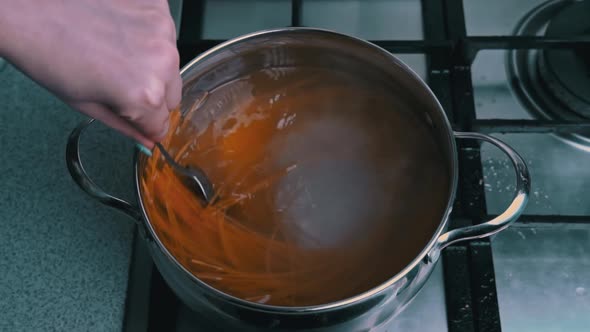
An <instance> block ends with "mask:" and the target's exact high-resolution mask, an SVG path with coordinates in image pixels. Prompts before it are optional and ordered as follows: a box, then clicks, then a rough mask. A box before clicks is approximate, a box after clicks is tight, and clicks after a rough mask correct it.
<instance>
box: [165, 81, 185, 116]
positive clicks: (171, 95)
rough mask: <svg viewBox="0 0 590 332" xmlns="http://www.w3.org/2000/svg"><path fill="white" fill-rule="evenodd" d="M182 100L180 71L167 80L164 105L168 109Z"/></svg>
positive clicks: (173, 107) (171, 108) (174, 106)
mask: <svg viewBox="0 0 590 332" xmlns="http://www.w3.org/2000/svg"><path fill="white" fill-rule="evenodd" d="M181 100H182V78H181V77H180V73H178V72H177V73H176V74H175V75H174V76H173V77H172V79H171V80H170V81H168V84H167V88H166V105H167V106H168V110H170V111H171V110H173V109H175V108H176V107H177V106H178V105H179V104H180V101H181Z"/></svg>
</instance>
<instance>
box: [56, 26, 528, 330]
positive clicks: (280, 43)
mask: <svg viewBox="0 0 590 332" xmlns="http://www.w3.org/2000/svg"><path fill="white" fill-rule="evenodd" d="M301 49H307V50H318V53H317V54H315V55H314V53H313V52H311V53H306V54H308V55H307V56H303V57H300V58H297V56H291V55H292V54H298V53H297V52H298V51H299V50H301ZM309 54H312V55H309ZM299 62H305V63H313V64H316V65H321V66H326V65H328V66H338V65H351V62H352V63H353V65H357V66H363V64H365V65H367V67H369V65H370V66H371V67H372V68H378V69H379V70H380V71H383V72H384V73H386V74H387V75H388V77H389V78H390V79H391V80H392V82H394V83H395V84H396V86H398V87H399V91H402V93H403V94H404V96H405V97H406V98H409V100H410V101H411V102H412V103H411V105H415V112H417V113H419V114H420V116H421V117H422V118H423V119H424V121H425V122H426V123H428V125H429V127H430V129H431V130H432V132H433V135H434V136H435V137H436V138H437V141H438V143H439V148H440V149H441V150H442V151H443V152H444V153H445V155H446V156H447V157H448V158H447V160H448V163H449V165H448V166H449V170H450V171H449V177H450V180H451V181H450V182H449V183H450V184H451V185H450V188H449V199H448V202H447V205H446V211H445V213H444V216H443V217H442V219H441V220H440V224H439V226H438V229H437V230H436V232H435V233H434V234H433V235H432V238H431V239H430V241H429V242H428V244H427V245H426V246H425V247H424V248H423V250H422V251H421V252H420V254H419V255H417V256H416V257H415V258H414V260H413V261H412V262H411V263H410V264H409V265H407V266H406V267H405V268H404V269H403V270H402V271H400V272H399V273H397V274H396V275H393V276H391V279H389V280H388V281H386V282H385V283H383V284H381V285H379V286H378V287H376V288H374V289H371V290H369V291H367V292H365V293H362V294H358V295H356V296H354V297H352V298H348V299H345V300H342V301H339V302H335V303H330V304H326V305H318V306H311V307H278V306H270V305H263V304H257V303H252V302H248V301H244V300H241V299H238V298H236V297H233V296H230V295H228V294H225V293H222V292H220V291H218V290H216V289H214V288H212V287H210V286H208V285H207V284H206V283H204V282H202V281H200V280H199V279H197V278H196V277H195V276H193V275H192V274H191V273H189V272H188V271H187V270H186V269H185V268H184V267H183V266H182V265H181V264H179V263H178V261H177V260H176V259H175V258H174V256H173V255H172V254H171V253H170V252H169V251H168V250H167V248H166V247H165V246H164V245H163V244H162V242H161V240H160V239H159V238H158V236H157V234H156V232H155V231H154V228H153V227H152V224H151V223H150V220H149V218H148V216H147V215H146V212H145V208H144V201H143V199H142V197H141V191H140V186H139V179H140V177H141V173H142V165H143V163H144V159H145V158H144V157H143V156H139V155H138V152H137V151H136V152H135V183H136V189H137V190H136V192H137V202H136V204H133V203H130V202H126V201H124V200H121V199H118V198H116V197H113V196H111V195H109V194H107V193H106V192H104V191H103V190H102V189H100V187H98V186H97V185H96V184H94V183H93V182H92V180H91V179H90V178H89V177H88V175H87V174H86V172H85V171H84V168H83V167H82V163H81V161H80V155H79V139H80V135H81V134H82V132H83V131H84V129H85V128H86V127H87V126H88V125H89V124H90V123H92V121H93V120H88V121H85V122H84V123H82V124H81V125H80V126H79V127H77V128H76V129H75V130H74V131H73V132H72V134H71V136H70V138H69V141H68V145H67V151H66V154H67V165H68V169H69V171H70V174H71V175H72V177H73V179H74V180H75V181H76V183H77V184H78V185H79V186H80V187H81V188H82V189H83V190H84V191H85V192H86V193H88V194H89V195H90V196H92V197H93V198H95V199H97V200H98V201H100V202H101V203H103V204H105V205H108V206H111V207H114V208H116V209H118V210H120V211H122V212H123V213H125V214H127V215H129V216H130V217H131V218H132V219H133V220H135V222H136V223H137V224H138V226H139V229H140V231H141V234H142V235H143V238H144V239H145V241H146V242H147V244H148V246H149V248H150V251H151V255H152V257H153V259H154V262H155V264H156V266H157V267H158V269H159V271H160V272H161V274H162V275H163V277H164V278H165V280H166V281H167V283H168V284H169V285H170V287H171V288H172V289H173V290H174V292H175V293H176V294H177V295H178V296H179V297H180V298H181V299H182V300H183V301H184V302H185V303H186V304H187V305H188V306H189V307H191V308H192V309H193V310H195V311H196V312H200V313H204V314H206V315H207V316H208V317H214V318H216V321H218V322H220V323H222V324H223V326H226V328H228V327H227V326H233V329H234V330H235V329H239V330H247V329H248V328H252V329H254V330H256V331H260V330H265V329H271V330H273V331H275V330H276V331H300V330H312V331H352V332H354V331H359V332H360V331H371V330H372V329H373V328H376V327H378V326H381V325H382V324H383V323H384V322H386V321H388V320H389V319H391V318H392V317H394V316H395V315H396V314H397V313H399V312H400V311H401V310H402V309H403V308H404V307H405V306H406V305H407V304H408V303H409V302H410V301H411V299H412V298H413V297H414V296H415V295H416V294H417V293H418V291H419V290H420V289H421V288H422V286H423V285H424V283H425V281H426V280H427V278H428V277H429V275H430V273H431V272H432V270H433V268H434V265H435V263H436V261H437V260H438V258H439V255H440V252H441V250H443V249H444V248H445V247H447V246H449V245H450V244H452V243H455V242H458V241H464V240H470V239H476V238H483V237H487V236H490V235H493V234H496V233H498V232H500V231H501V230H503V229H505V228H506V227H508V226H509V225H510V224H511V223H512V222H514V221H515V220H516V219H517V217H518V216H519V215H520V214H521V213H522V211H523V209H524V207H525V205H526V203H527V201H528V194H529V188H530V179H529V173H528V170H527V167H526V164H525V162H524V161H523V160H522V158H521V157H520V156H519V155H518V154H517V153H516V152H515V151H514V150H512V149H511V148H510V147H509V146H508V145H506V144H504V143H503V142H501V141H500V140H498V139H496V138H493V137H490V136H486V135H483V134H479V133H465V132H453V131H452V129H451V126H450V125H449V122H448V120H447V118H446V116H445V113H444V111H443V109H442V107H441V105H440V104H439V102H438V101H437V99H436V97H435V96H434V94H433V93H432V92H431V91H430V89H429V88H428V86H427V85H426V84H425V83H424V82H423V81H422V80H421V79H420V78H419V77H418V76H417V75H416V74H415V73H414V72H412V70H410V69H409V68H408V67H407V66H406V65H405V64H403V63H402V62H401V61H400V60H398V59H397V58H396V57H395V56H393V55H391V54H390V53H389V52H387V51H385V50H383V49H381V48H379V47H377V46H375V45H373V44H370V43H368V42H365V41H363V40H360V39H356V38H353V37H350V36H346V35H342V34H338V33H334V32H330V31H325V30H317V29H302V28H286V29H277V30H270V31H263V32H257V33H253V34H249V35H246V36H243V37H239V38H236V39H234V40H231V41H228V42H226V43H224V44H221V45H219V46H217V47H215V48H213V49H211V50H209V51H207V52H205V53H204V54H202V55H200V56H199V57H197V58H195V59H194V60H193V61H192V62H190V63H189V64H188V65H186V66H185V67H184V68H183V69H182V71H181V74H182V78H183V81H184V87H183V107H185V106H186V105H188V106H187V107H190V106H191V105H192V103H194V101H195V99H196V98H197V97H198V94H199V93H201V92H202V91H207V90H206V89H207V88H210V87H211V86H215V85H219V84H222V83H223V82H227V81H228V80H231V79H233V78H235V77H236V75H238V74H239V73H241V72H243V71H245V70H250V69H252V68H267V67H274V66H285V65H297V64H299ZM457 138H459V139H477V140H481V141H485V142H488V143H491V144H494V145H495V146H497V147H498V148H499V149H501V150H502V151H503V152H505V153H506V155H507V156H508V157H509V158H510V160H511V161H512V163H513V165H514V167H515V171H516V182H517V185H516V193H515V196H514V199H513V201H512V203H511V204H510V206H509V207H508V209H507V210H506V211H505V212H504V213H502V214H501V215H499V216H498V217H496V218H494V219H493V220H490V221H488V222H485V223H482V224H479V225H475V226H469V227H464V228H460V229H455V230H451V231H447V225H448V219H449V214H450V212H451V208H452V203H453V201H454V198H455V191H456V187H457V182H458V178H457V177H458V170H457V148H456V145H455V140H456V139H457ZM427 203H428V202H425V204H427ZM347 277H348V278H350V276H347Z"/></svg>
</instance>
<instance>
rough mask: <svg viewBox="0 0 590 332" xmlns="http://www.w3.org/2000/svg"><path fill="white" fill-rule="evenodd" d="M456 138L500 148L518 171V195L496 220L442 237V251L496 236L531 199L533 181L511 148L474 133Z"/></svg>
mask: <svg viewBox="0 0 590 332" xmlns="http://www.w3.org/2000/svg"><path fill="white" fill-rule="evenodd" d="M454 134H455V137H456V138H461V139H465V138H471V139H477V140H481V141H484V142H488V143H491V144H493V145H495V146H496V147H498V148H499V149H500V150H502V152H504V153H506V155H507V156H508V158H510V161H512V164H513V165H514V169H515V171H516V194H515V195H514V199H513V200H512V203H510V206H508V209H506V210H505V211H504V212H503V213H502V214H500V215H499V216H497V217H496V218H494V219H492V220H490V221H487V222H485V223H482V224H479V225H473V226H468V227H463V228H458V229H454V230H451V231H448V232H446V233H444V234H443V235H441V236H440V237H439V238H438V240H437V244H438V248H439V249H440V250H442V249H444V248H445V247H447V246H449V245H451V244H453V243H456V242H459V241H465V240H472V239H481V238H484V237H487V236H490V235H494V234H496V233H498V232H500V231H502V230H504V229H506V228H507V227H508V226H509V225H510V224H511V223H512V222H514V221H515V220H516V219H518V217H519V216H520V215H521V214H522V212H523V211H524V208H525V206H526V204H527V202H528V199H529V191H530V189H531V179H530V176H529V171H528V168H527V166H526V163H525V162H524V160H523V159H522V157H521V156H520V155H519V154H518V153H517V152H516V151H514V150H513V149H512V148H511V147H510V146H508V145H507V144H506V143H504V142H502V141H501V140H499V139H497V138H495V137H492V136H488V135H484V134H480V133H474V132H455V133H454Z"/></svg>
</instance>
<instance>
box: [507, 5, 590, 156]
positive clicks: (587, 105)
mask: <svg viewBox="0 0 590 332" xmlns="http://www.w3.org/2000/svg"><path fill="white" fill-rule="evenodd" d="M589 12H590V1H584V2H579V1H563V0H554V1H548V2H546V3H544V4H542V5H540V6H538V7H536V8H534V9H533V10H531V11H530V12H529V13H527V14H526V15H525V17H524V18H523V19H522V20H521V21H520V22H519V23H518V24H517V26H516V29H515V31H514V34H515V35H517V36H542V35H545V36H547V37H574V36H575V37H582V36H589V35H590V23H589V21H588V20H587V15H588V13H589ZM506 64H507V71H508V76H509V78H510V84H511V87H512V89H513V90H514V92H515V93H516V95H517V97H518V98H519V100H520V101H521V102H522V103H523V104H524V106H525V109H526V110H527V111H528V112H529V113H530V114H531V115H532V116H534V117H536V118H541V119H547V120H566V121H585V120H589V119H590V50H587V49H585V50H582V51H573V50H545V51H540V50H510V51H509V52H508V55H507V61H506ZM555 136H557V137H559V138H560V139H562V140H564V141H565V142H567V143H568V144H570V145H573V146H575V147H577V148H579V149H582V150H585V151H588V152H590V132H583V133H579V134H556V135H555Z"/></svg>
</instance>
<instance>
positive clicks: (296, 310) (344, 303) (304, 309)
mask: <svg viewBox="0 0 590 332" xmlns="http://www.w3.org/2000/svg"><path fill="white" fill-rule="evenodd" d="M288 31H308V32H314V33H315V32H317V33H325V34H331V35H334V36H335V37H338V38H348V39H352V40H353V41H356V42H359V43H362V44H365V46H369V47H370V48H373V49H374V50H375V51H377V52H380V53H383V54H385V55H387V56H388V57H389V58H390V60H391V61H392V62H394V63H395V64H396V65H398V66H400V67H401V68H402V69H403V70H404V71H405V73H407V74H408V75H410V76H411V77H412V78H413V79H414V80H415V81H416V83H418V85H419V86H420V87H421V88H422V89H423V90H424V92H426V93H427V94H428V95H429V96H430V97H431V98H432V100H433V101H434V103H435V106H436V109H437V111H438V112H440V113H441V114H442V119H443V121H442V122H443V123H444V124H443V125H444V130H445V131H446V133H447V140H448V142H447V143H448V144H449V145H450V148H451V151H450V153H451V156H450V164H451V165H450V170H451V181H450V186H451V188H450V192H449V196H448V202H447V206H446V209H445V212H444V214H443V215H442V218H441V221H440V223H439V225H438V228H437V229H436V231H435V232H434V234H433V235H432V237H431V239H430V240H429V241H428V244H427V245H426V246H425V247H424V248H423V249H422V251H421V252H420V253H419V254H418V255H417V256H416V257H415V258H414V259H413V260H412V261H411V262H410V263H409V264H408V265H407V266H406V267H405V268H403V269H402V270H401V271H399V272H398V273H397V274H395V275H394V276H392V277H391V278H389V279H388V280H386V281H385V282H383V283H381V284H380V285H378V286H375V287H373V288H371V289H369V290H367V291H365V292H362V293H360V294H358V295H355V296H352V297H349V298H346V299H343V300H339V301H335V302H330V303H326V304H320V305H313V306H293V307H289V306H276V305H267V304H261V303H256V302H250V301H246V300H243V299H241V298H238V297H236V296H233V295H230V294H227V293H225V292H223V291H221V290H218V289H216V288H214V287H212V286H210V285H209V284H207V283H206V282H204V281H202V280H200V279H199V278H197V277H196V276H195V275H193V274H192V273H191V272H190V271H188V270H187V269H186V268H185V267H184V266H183V265H182V264H180V263H179V262H178V260H177V259H176V258H175V257H174V256H173V255H172V254H171V253H170V252H169V251H168V249H167V248H166V246H165V245H164V244H163V243H162V242H161V241H160V239H159V237H158V235H157V233H156V232H155V230H154V228H153V227H152V224H151V222H150V221H149V217H148V215H147V213H146V210H145V207H144V204H143V197H142V195H141V190H140V181H139V172H140V169H139V152H138V151H136V152H135V161H134V163H135V165H134V175H135V189H136V198H137V201H138V205H139V209H140V211H141V216H142V222H143V223H144V225H145V226H146V228H147V229H148V230H149V234H150V237H151V239H152V240H153V241H154V242H155V243H156V244H157V247H158V249H159V250H161V251H162V252H163V253H164V254H165V256H166V257H167V258H168V259H170V260H171V261H172V263H173V264H174V265H175V266H176V267H177V268H179V269H180V270H181V271H182V272H184V273H185V274H186V275H188V277H189V278H190V279H191V280H192V281H193V282H195V283H197V284H198V285H199V286H201V287H204V288H206V289H208V290H210V291H212V292H213V294H215V295H217V296H218V297H221V298H222V299H224V300H227V301H229V302H231V303H233V304H236V305H239V306H242V307H247V308H252V309H256V310H258V311H265V312H270V313H281V314H302V313H311V312H314V313H317V312H321V311H326V310H333V309H338V308H344V307H348V306H351V305H354V304H356V303H360V302H363V301H365V300H368V299H370V298H373V297H375V296H377V295H378V294H380V293H382V292H384V291H385V290H386V289H388V288H390V287H391V286H393V285H394V284H395V283H397V282H398V281H399V280H401V279H402V278H403V277H405V276H406V275H407V274H409V273H410V272H411V271H412V270H413V269H414V268H416V267H417V266H418V265H419V264H420V263H421V262H422V261H423V260H430V258H429V257H427V256H430V255H429V253H430V252H433V251H434V252H435V251H438V250H441V248H440V245H439V244H438V242H437V240H438V238H439V237H440V236H441V234H442V233H443V231H445V229H446V225H447V222H448V220H449V216H450V214H451V211H452V207H453V202H454V200H455V196H456V191H457V176H458V169H457V146H456V143H455V139H454V135H453V130H452V127H451V124H450V122H449V119H448V118H447V116H446V114H445V112H444V109H443V107H442V105H441V104H440V101H439V100H438V98H437V97H436V96H435V94H434V93H433V92H432V90H431V89H430V88H429V87H428V85H427V84H426V83H425V82H424V81H423V80H422V78H421V77H420V76H418V74H416V73H415V72H414V71H413V70H412V69H411V68H410V67H409V66H408V65H406V64H405V63H403V62H402V61H401V60H399V59H398V58H397V57H395V56H394V55H393V54H392V53H390V52H388V51H387V50H385V49H383V48H382V47H379V46H377V45H375V44H373V43H371V42H369V41H366V40H364V39H361V38H357V37H354V36H350V35H347V34H343V33H339V32H335V31H332V30H328V29H320V28H306V27H286V28H275V29H266V30H260V31H256V32H252V33H249V34H245V35H242V36H239V37H236V38H233V39H230V40H228V41H226V42H223V43H221V44H219V45H217V46H215V47H213V48H211V49H209V50H207V51H205V52H203V53H201V54H200V55H199V56H197V57H195V58H194V59H193V60H191V61H190V62H188V63H187V64H186V65H185V66H184V67H182V69H181V70H180V75H181V77H182V75H183V74H184V73H185V72H186V71H187V70H188V69H190V68H191V67H192V66H194V65H195V64H196V63H198V62H200V61H202V60H203V59H205V58H207V57H209V56H210V55H212V54H213V53H215V52H217V51H220V50H222V49H224V48H225V47H227V46H230V45H233V44H236V43H239V42H242V41H244V40H247V39H250V38H254V37H258V36H262V35H272V34H275V33H282V32H288ZM431 257H436V260H438V255H433V256H431Z"/></svg>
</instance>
